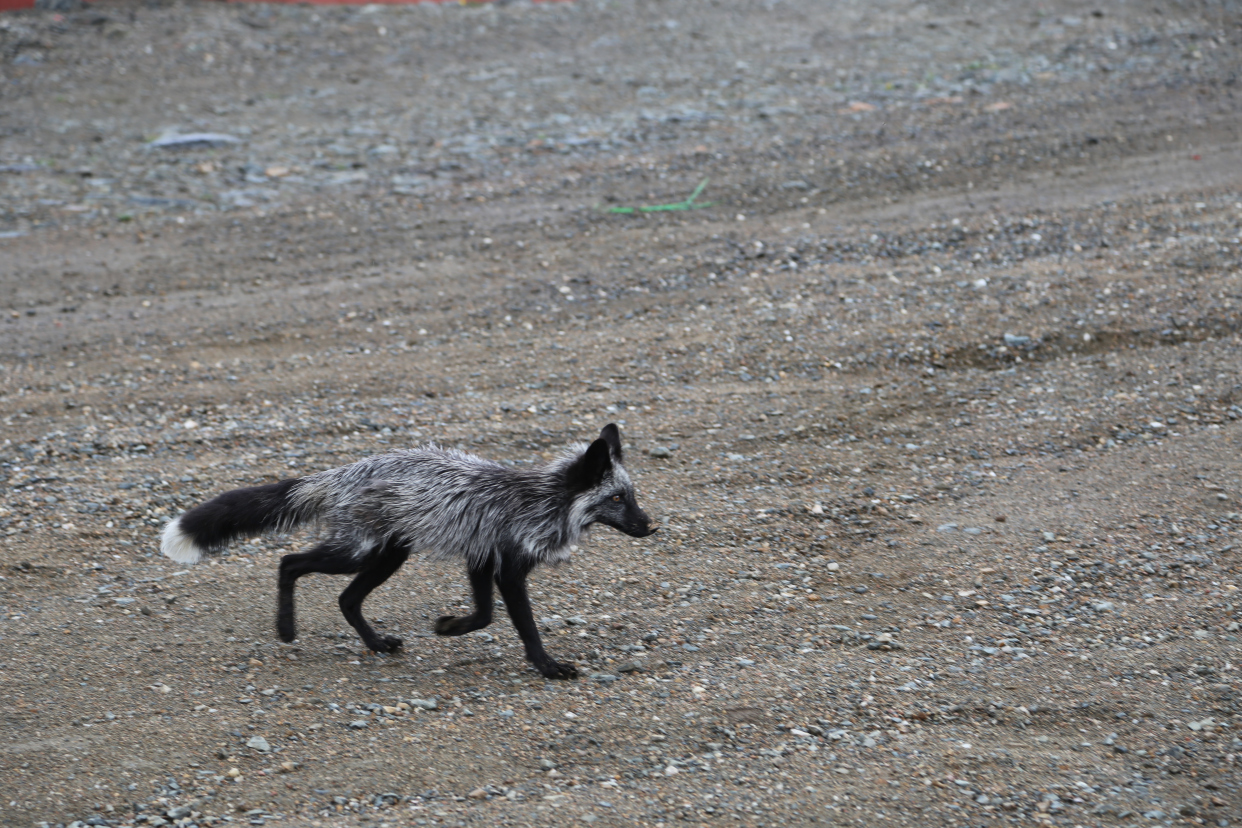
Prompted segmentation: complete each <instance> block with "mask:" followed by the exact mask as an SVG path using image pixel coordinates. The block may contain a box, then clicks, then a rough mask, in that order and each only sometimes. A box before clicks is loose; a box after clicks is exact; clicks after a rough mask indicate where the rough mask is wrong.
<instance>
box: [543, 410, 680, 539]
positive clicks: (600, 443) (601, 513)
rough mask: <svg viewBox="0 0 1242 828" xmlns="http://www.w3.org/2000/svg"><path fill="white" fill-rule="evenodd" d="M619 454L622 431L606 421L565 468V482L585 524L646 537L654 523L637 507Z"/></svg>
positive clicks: (635, 536) (651, 531) (637, 536)
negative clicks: (601, 428)
mask: <svg viewBox="0 0 1242 828" xmlns="http://www.w3.org/2000/svg"><path fill="white" fill-rule="evenodd" d="M621 457H622V452H621V431H620V430H619V429H618V428H617V426H616V424H615V423H609V424H608V425H606V426H604V429H603V430H602V431H601V432H600V433H599V438H598V439H597V440H595V442H593V443H591V445H589V446H588V447H587V449H586V451H585V452H583V453H582V455H581V456H580V457H579V458H578V459H577V460H575V461H574V462H573V463H571V464H570V465H569V466H568V468H566V470H565V483H566V485H567V486H568V488H569V490H570V492H572V493H573V497H574V498H575V500H577V501H578V503H579V504H581V505H580V507H579V508H581V509H582V515H583V518H584V526H589V525H591V524H592V523H602V524H604V525H605V526H611V527H612V528H613V529H616V530H617V531H619V532H624V533H625V534H627V535H629V536H630V537H634V538H645V537H647V536H648V535H651V534H653V533H654V532H655V531H656V529H657V527H656V525H655V523H654V522H652V520H651V518H649V517H648V516H647V513H646V512H644V511H643V510H642V508H641V507H639V505H638V500H637V499H635V497H634V484H633V483H632V482H631V481H630V476H629V474H627V473H626V471H625V466H623V465H621Z"/></svg>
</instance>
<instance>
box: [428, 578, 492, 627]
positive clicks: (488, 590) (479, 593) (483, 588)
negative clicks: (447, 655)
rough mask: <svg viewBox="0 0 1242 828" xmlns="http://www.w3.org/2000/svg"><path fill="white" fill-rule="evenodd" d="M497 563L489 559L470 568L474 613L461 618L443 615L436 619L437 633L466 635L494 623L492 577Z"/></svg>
mask: <svg viewBox="0 0 1242 828" xmlns="http://www.w3.org/2000/svg"><path fill="white" fill-rule="evenodd" d="M495 571H496V567H495V564H494V563H493V562H492V561H490V560H489V561H488V562H487V563H485V564H483V565H482V566H480V567H478V568H477V569H472V570H470V588H471V589H472V590H473V592H474V613H473V614H471V615H466V616H463V617H461V618H459V617H457V616H455V615H441V616H440V617H439V618H438V619H436V627H435V629H436V635H465V634H466V633H468V632H474V631H475V630H481V629H483V628H484V627H486V626H487V625H488V624H490V623H492V577H493V574H494V573H495Z"/></svg>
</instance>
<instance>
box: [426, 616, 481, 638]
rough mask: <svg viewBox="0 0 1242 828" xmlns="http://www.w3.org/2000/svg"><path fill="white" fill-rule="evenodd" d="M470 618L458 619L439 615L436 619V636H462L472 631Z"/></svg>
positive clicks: (471, 619)
mask: <svg viewBox="0 0 1242 828" xmlns="http://www.w3.org/2000/svg"><path fill="white" fill-rule="evenodd" d="M473 620H474V619H473V618H471V617H470V616H466V617H465V618H458V617H457V616H456V615H441V616H440V617H439V618H437V619H436V626H435V631H436V635H463V634H465V633H468V632H470V631H471V630H473V629H474V627H473V626H472V625H471V623H470V622H471V621H473Z"/></svg>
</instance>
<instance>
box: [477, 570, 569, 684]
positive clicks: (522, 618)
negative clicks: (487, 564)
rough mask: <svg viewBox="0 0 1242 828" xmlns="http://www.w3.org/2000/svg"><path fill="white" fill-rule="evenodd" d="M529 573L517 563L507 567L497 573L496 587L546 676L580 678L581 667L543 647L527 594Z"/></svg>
mask: <svg viewBox="0 0 1242 828" xmlns="http://www.w3.org/2000/svg"><path fill="white" fill-rule="evenodd" d="M528 572H529V570H524V569H519V568H518V567H517V566H506V567H505V568H504V569H503V570H502V571H501V572H499V573H497V576H496V586H497V587H499V588H500V596H501V597H502V598H504V601H505V609H506V610H508V612H509V618H510V620H512V621H513V626H514V627H515V628H516V629H517V633H518V636H519V637H520V638H521V639H522V644H523V645H525V647H526V658H527V659H528V660H529V661H530V663H531V664H533V665H534V666H535V669H536V670H538V671H539V672H540V673H542V674H543V676H544V677H545V678H550V679H572V678H577V677H578V668H577V667H575V666H574V665H572V664H562V663H560V662H558V661H556V660H554V659H553V658H552V657H551V656H550V655H548V654H547V652H546V651H545V650H544V649H543V642H542V641H541V640H540V639H539V628H538V627H537V626H536V625H535V615H534V613H533V612H532V611H531V608H530V598H529V597H528V596H527V594H526V575H527V573H528Z"/></svg>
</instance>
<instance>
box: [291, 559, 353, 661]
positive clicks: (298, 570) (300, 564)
mask: <svg viewBox="0 0 1242 828" xmlns="http://www.w3.org/2000/svg"><path fill="white" fill-rule="evenodd" d="M357 571H358V559H357V558H356V557H355V556H354V555H353V554H352V550H351V549H350V547H348V546H343V545H341V544H339V543H331V542H329V543H321V544H319V545H318V546H316V547H314V548H312V549H310V550H308V551H306V552H297V553H295V554H292V555H285V556H284V557H283V558H281V559H280V576H279V579H278V581H277V583H278V590H277V599H276V632H277V633H278V634H279V635H280V640H281V641H286V642H287V641H292V640H293V639H294V638H296V637H297V626H296V624H295V623H294V613H293V588H294V586H295V585H296V584H297V581H298V578H301V577H302V576H303V575H309V574H311V573H312V572H322V573H323V574H325V575H347V574H349V573H352V572H357Z"/></svg>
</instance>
